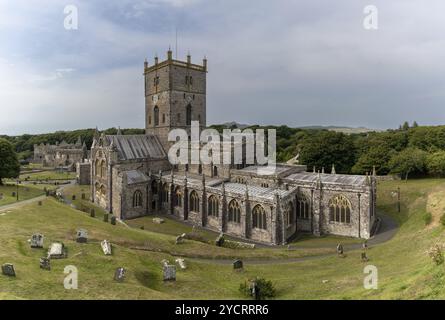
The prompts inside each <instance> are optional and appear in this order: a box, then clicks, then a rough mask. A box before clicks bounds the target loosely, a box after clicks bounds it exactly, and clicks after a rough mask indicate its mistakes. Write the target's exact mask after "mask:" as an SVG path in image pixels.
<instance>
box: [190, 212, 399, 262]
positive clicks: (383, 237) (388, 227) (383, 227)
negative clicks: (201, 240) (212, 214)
mask: <svg viewBox="0 0 445 320" xmlns="http://www.w3.org/2000/svg"><path fill="white" fill-rule="evenodd" d="M379 217H380V219H381V224H380V229H379V230H378V232H377V234H376V235H375V236H374V237H372V238H371V239H369V240H368V247H369V248H372V247H373V246H376V245H379V244H382V243H385V242H387V241H389V240H391V239H392V238H393V237H394V236H395V234H396V233H397V230H398V225H397V222H396V221H394V220H393V219H392V218H391V217H389V216H386V215H382V214H380V215H379ZM331 247H332V246H327V245H323V246H319V247H314V246H311V248H312V249H317V248H331ZM277 248H280V247H277ZM281 248H282V247H281ZM300 248H301V247H300ZM343 248H344V250H345V254H346V256H347V255H348V251H352V250H359V249H361V248H362V244H361V243H353V244H345V245H343ZM302 249H303V248H302ZM293 250H298V249H293ZM332 250H333V253H326V254H322V255H316V256H307V257H301V258H285V259H243V263H244V264H245V265H262V264H284V263H295V262H302V261H309V260H316V259H322V258H326V257H332V256H335V255H337V253H336V252H335V250H336V248H335V247H333V248H332ZM358 258H359V256H357V259H358ZM188 260H192V261H198V262H204V263H213V264H225V265H228V264H232V263H233V259H211V258H209V259H205V258H188Z"/></svg>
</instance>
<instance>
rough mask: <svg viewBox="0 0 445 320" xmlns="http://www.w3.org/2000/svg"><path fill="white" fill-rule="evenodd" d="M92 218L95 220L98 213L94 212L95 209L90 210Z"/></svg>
mask: <svg viewBox="0 0 445 320" xmlns="http://www.w3.org/2000/svg"><path fill="white" fill-rule="evenodd" d="M90 217H91V218H95V217H96V211H94V209H93V208H91V209H90Z"/></svg>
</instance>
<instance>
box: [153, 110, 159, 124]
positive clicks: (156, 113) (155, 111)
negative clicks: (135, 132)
mask: <svg viewBox="0 0 445 320" xmlns="http://www.w3.org/2000/svg"><path fill="white" fill-rule="evenodd" d="M153 119H154V124H155V126H159V108H158V106H155V108H154V110H153Z"/></svg>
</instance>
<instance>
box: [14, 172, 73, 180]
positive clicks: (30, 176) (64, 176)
mask: <svg viewBox="0 0 445 320" xmlns="http://www.w3.org/2000/svg"><path fill="white" fill-rule="evenodd" d="M75 178H76V173H75V172H58V171H54V170H47V171H40V172H32V173H24V174H21V175H20V178H19V179H20V180H22V181H23V180H26V179H27V180H31V181H35V180H37V181H43V180H72V179H75Z"/></svg>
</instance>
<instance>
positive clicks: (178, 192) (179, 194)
mask: <svg viewBox="0 0 445 320" xmlns="http://www.w3.org/2000/svg"><path fill="white" fill-rule="evenodd" d="M174 206H175V207H182V192H181V188H180V187H176V189H175V198H174Z"/></svg>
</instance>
